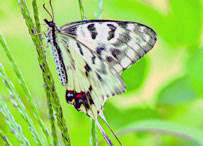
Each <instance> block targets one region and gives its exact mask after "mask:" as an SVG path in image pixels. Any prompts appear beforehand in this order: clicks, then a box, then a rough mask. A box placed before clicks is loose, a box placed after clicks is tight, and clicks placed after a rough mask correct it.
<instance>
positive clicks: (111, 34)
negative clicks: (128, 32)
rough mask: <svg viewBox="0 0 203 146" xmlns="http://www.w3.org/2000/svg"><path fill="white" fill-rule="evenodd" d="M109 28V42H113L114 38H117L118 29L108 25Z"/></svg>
mask: <svg viewBox="0 0 203 146" xmlns="http://www.w3.org/2000/svg"><path fill="white" fill-rule="evenodd" d="M107 26H108V27H109V29H110V31H109V36H108V38H107V39H108V40H111V39H112V38H114V36H115V31H116V27H115V26H114V25H113V24H107Z"/></svg>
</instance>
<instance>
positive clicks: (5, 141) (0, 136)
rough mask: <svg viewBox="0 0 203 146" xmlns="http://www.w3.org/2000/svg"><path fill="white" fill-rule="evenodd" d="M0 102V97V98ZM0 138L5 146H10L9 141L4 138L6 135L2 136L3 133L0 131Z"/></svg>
mask: <svg viewBox="0 0 203 146" xmlns="http://www.w3.org/2000/svg"><path fill="white" fill-rule="evenodd" d="M0 100H1V97H0ZM0 138H1V139H2V140H3V141H4V143H5V145H6V146H11V145H12V144H11V142H10V141H9V139H8V138H7V137H6V135H5V134H4V132H3V131H1V130H0Z"/></svg>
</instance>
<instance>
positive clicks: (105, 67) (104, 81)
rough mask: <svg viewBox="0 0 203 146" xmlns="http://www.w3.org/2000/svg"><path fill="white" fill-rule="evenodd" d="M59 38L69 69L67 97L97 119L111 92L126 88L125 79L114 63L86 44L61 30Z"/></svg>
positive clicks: (67, 69)
mask: <svg viewBox="0 0 203 146" xmlns="http://www.w3.org/2000/svg"><path fill="white" fill-rule="evenodd" d="M56 41H57V44H58V48H60V50H61V54H62V59H63V62H64V65H65V70H66V73H67V85H66V87H67V91H66V99H67V101H68V102H69V103H71V104H73V105H74V106H75V108H76V109H77V110H80V111H83V112H85V113H87V114H88V115H89V116H91V117H92V118H94V119H96V118H97V116H98V113H99V112H100V111H102V108H103V104H104V102H105V101H106V99H107V98H108V97H109V96H113V95H116V94H120V93H122V92H124V91H125V84H124V82H123V81H122V79H121V77H120V75H119V74H118V73H117V72H116V70H115V69H114V68H113V67H112V66H111V64H108V63H107V62H106V61H104V60H103V59H102V58H101V57H100V56H98V55H97V54H95V53H94V52H92V51H91V49H89V48H87V47H86V46H84V45H83V44H81V43H79V42H77V41H75V40H74V39H73V38H71V37H68V36H66V35H64V34H57V38H56ZM93 62H94V63H93Z"/></svg>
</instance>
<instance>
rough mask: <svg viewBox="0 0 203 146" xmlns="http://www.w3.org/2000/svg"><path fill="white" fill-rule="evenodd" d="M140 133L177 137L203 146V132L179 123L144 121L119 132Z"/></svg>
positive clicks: (120, 133)
mask: <svg viewBox="0 0 203 146" xmlns="http://www.w3.org/2000/svg"><path fill="white" fill-rule="evenodd" d="M140 131H146V132H156V133H165V134H169V135H173V136H176V137H180V138H184V139H188V140H194V141H197V142H198V143H199V144H200V145H201V144H203V132H202V131H199V130H198V129H194V128H189V127H186V126H183V125H180V124H177V123H172V122H168V121H161V120H144V121H140V122H136V123H133V124H130V125H128V126H126V127H125V128H122V129H121V130H120V132H119V135H125V134H127V133H132V132H140Z"/></svg>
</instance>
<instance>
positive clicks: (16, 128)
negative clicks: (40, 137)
mask: <svg viewBox="0 0 203 146" xmlns="http://www.w3.org/2000/svg"><path fill="white" fill-rule="evenodd" d="M0 111H1V112H2V114H3V115H4V117H5V119H6V122H7V123H8V125H9V126H10V128H11V132H13V133H14V134H15V135H16V137H17V139H18V140H19V142H20V143H21V144H23V145H25V146H28V145H29V141H28V140H27V138H26V137H25V136H24V135H23V133H22V129H21V126H20V125H19V124H18V123H16V121H15V119H14V117H13V115H12V114H11V113H10V111H9V109H8V108H7V106H6V104H5V103H4V101H3V99H2V97H1V96H0ZM3 138H4V136H3Z"/></svg>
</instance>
